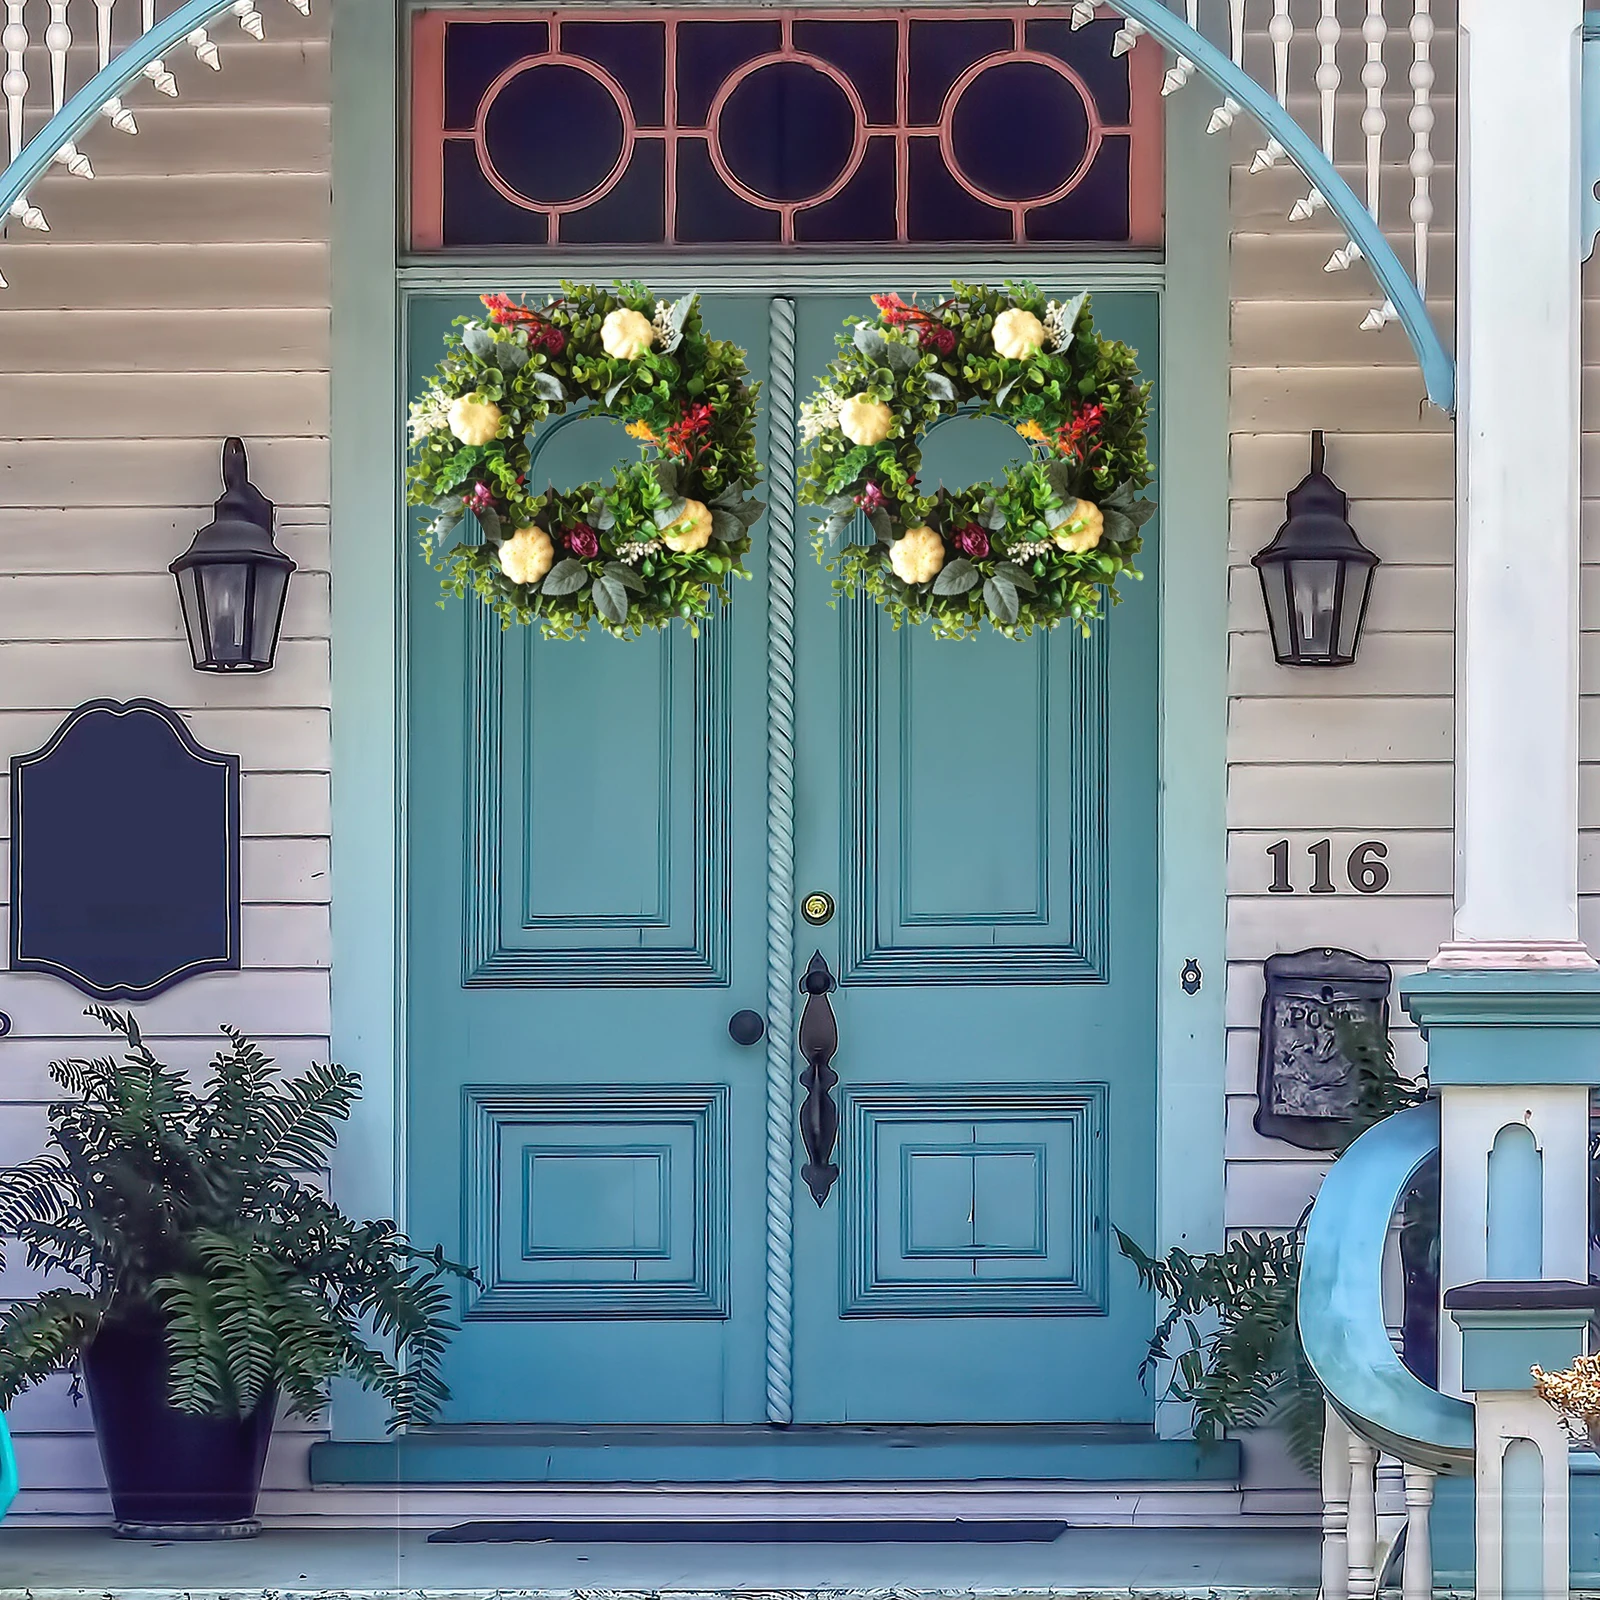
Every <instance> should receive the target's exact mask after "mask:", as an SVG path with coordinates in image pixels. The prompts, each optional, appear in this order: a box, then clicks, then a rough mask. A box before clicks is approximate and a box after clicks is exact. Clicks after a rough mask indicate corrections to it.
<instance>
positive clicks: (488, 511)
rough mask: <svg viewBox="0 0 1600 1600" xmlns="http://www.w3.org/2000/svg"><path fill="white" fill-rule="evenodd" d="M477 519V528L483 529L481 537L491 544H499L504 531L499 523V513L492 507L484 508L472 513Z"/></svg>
mask: <svg viewBox="0 0 1600 1600" xmlns="http://www.w3.org/2000/svg"><path fill="white" fill-rule="evenodd" d="M473 514H474V515H475V516H476V517H477V519H478V526H479V527H480V528H482V529H483V536H484V538H485V539H487V540H489V542H490V543H491V544H499V542H500V541H501V539H502V538H503V537H504V536H505V529H504V527H503V526H502V525H501V522H500V513H499V512H498V511H496V510H495V508H494V507H493V506H485V507H484V508H483V510H482V511H478V512H474V513H473Z"/></svg>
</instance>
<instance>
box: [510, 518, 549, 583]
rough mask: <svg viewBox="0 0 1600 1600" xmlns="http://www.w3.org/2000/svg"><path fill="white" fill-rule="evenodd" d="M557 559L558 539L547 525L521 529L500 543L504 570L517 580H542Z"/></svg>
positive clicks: (519, 581) (529, 581)
mask: <svg viewBox="0 0 1600 1600" xmlns="http://www.w3.org/2000/svg"><path fill="white" fill-rule="evenodd" d="M555 560H556V546H555V540H553V539H552V538H551V537H550V535H549V534H548V533H546V532H545V531H544V529H543V528H535V527H528V528H518V529H517V531H516V532H515V533H514V534H512V535H511V537H510V538H509V539H507V540H506V541H505V543H504V544H502V545H501V546H500V570H501V571H502V572H503V573H505V575H506V576H507V577H508V578H509V579H510V580H511V581H512V582H513V583H538V582H539V580H540V579H541V578H543V577H544V575H545V574H546V573H547V572H548V571H549V570H550V569H551V567H553V566H554V565H555Z"/></svg>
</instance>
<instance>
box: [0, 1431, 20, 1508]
mask: <svg viewBox="0 0 1600 1600" xmlns="http://www.w3.org/2000/svg"><path fill="white" fill-rule="evenodd" d="M19 1487H20V1480H19V1479H18V1477H17V1452H16V1451H15V1450H13V1449H12V1448H11V1430H10V1429H9V1428H7V1427H6V1417H5V1413H4V1412H3V1411H0V1522H4V1521H5V1520H6V1512H8V1511H9V1510H10V1509H11V1502H12V1501H13V1500H15V1499H16V1498H17V1490H18V1488H19Z"/></svg>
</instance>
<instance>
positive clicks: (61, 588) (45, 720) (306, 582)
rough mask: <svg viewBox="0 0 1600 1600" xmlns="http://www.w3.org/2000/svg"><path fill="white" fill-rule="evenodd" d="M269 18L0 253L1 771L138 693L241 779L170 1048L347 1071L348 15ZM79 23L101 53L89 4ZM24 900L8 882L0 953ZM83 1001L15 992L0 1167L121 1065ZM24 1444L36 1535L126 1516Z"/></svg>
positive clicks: (38, 1430) (63, 1455)
mask: <svg viewBox="0 0 1600 1600" xmlns="http://www.w3.org/2000/svg"><path fill="white" fill-rule="evenodd" d="M325 9H326V8H323V10H324V12H325ZM263 11H264V13H265V15H266V20H267V28H268V39H267V41H266V42H265V43H262V44H254V43H251V42H250V41H248V40H245V39H242V38H240V37H239V36H238V34H237V31H236V30H232V29H222V28H219V29H218V40H219V43H220V44H221V47H222V51H223V72H222V73H221V74H218V75H215V76H214V75H213V74H211V73H210V72H208V71H207V70H206V69H205V68H204V67H202V66H198V65H197V64H195V63H194V62H193V60H192V57H190V56H189V54H188V52H184V54H183V59H182V60H181V61H178V60H175V61H174V62H173V63H172V65H173V67H174V70H176V71H177V72H178V73H179V75H180V83H181V86H182V95H181V98H180V99H178V100H177V101H173V102H168V101H164V100H162V99H161V98H160V97H158V96H155V95H153V94H150V93H149V92H148V91H147V89H146V90H143V91H135V93H134V95H133V96H132V99H131V100H130V104H131V105H132V107H133V109H134V112H135V115H136V116H137V118H138V121H139V128H140V132H139V134H138V136H137V137H135V138H127V137H125V136H123V135H120V134H117V133H115V132H113V131H112V130H111V129H110V128H109V127H108V126H106V125H104V124H101V125H99V126H97V127H96V129H95V130H93V132H92V133H91V134H90V135H89V136H88V137H87V139H86V141H85V149H86V150H87V152H88V154H89V156H90V159H91V160H92V161H93V162H94V164H95V170H96V173H97V174H98V176H97V177H96V179H95V181H94V182H93V183H85V182H82V181H80V180H75V179H72V178H70V177H67V176H64V175H62V176H56V177H52V178H50V179H48V180H46V182H45V183H44V184H43V185H41V187H40V189H39V191H38V194H37V198H38V200H39V203H40V204H41V205H42V206H43V207H44V210H45V212H46V215H47V216H48V217H49V218H50V221H51V224H52V232H51V233H50V234H49V235H48V236H47V237H39V236H33V235H29V234H27V233H24V232H23V231H22V230H20V229H15V228H14V229H13V230H12V231H11V234H10V236H9V237H8V238H7V239H6V241H5V243H4V245H3V246H0V264H3V268H4V271H5V275H6V277H7V278H8V279H9V280H10V283H11V288H10V289H9V290H8V291H6V292H5V293H4V294H0V757H3V758H9V757H10V756H11V755H14V754H16V753H18V752H21V751H27V750H33V749H37V748H38V747H39V746H40V745H42V744H43V743H44V742H45V740H46V739H47V738H48V737H49V735H50V733H51V732H52V731H53V730H54V728H55V727H56V726H57V724H58V723H59V722H60V720H61V717H62V715H63V714H64V713H65V712H66V711H68V710H70V709H71V708H72V707H73V706H75V705H77V704H79V703H81V702H82V701H84V700H88V699H93V698H96V697H100V696H108V697H112V698H117V699H131V698H134V697H136V696H141V695H144V696H149V697H151V698H154V699H158V700H161V701H164V702H165V703H167V704H169V705H172V706H174V707H176V708H177V709H179V710H180V711H181V712H182V713H183V715H184V718H185V720H186V722H187V723H188V725H189V727H190V728H191V730H192V731H193V733H194V735H195V737H196V738H197V739H198V740H199V741H200V742H201V743H202V744H205V745H208V746H210V747H211V748H213V749H217V750H224V751H230V752H234V753H236V754H237V755H238V756H239V758H240V762H241V767H242V774H243V776H242V784H241V812H242V819H241V820H242V832H243V840H242V844H241V850H240V857H241V874H242V885H243V898H244V914H243V928H242V966H243V970H241V971H240V972H238V973H214V974H210V975H207V976H204V977H200V978H197V979H194V980H192V981H190V982H188V983H184V984H180V985H179V986H178V987H177V988H175V989H172V990H169V991H168V992H167V993H166V994H164V995H161V996H159V997H158V998H156V999H154V1000H152V1001H149V1002H148V1003H146V1004H144V1005H141V1006H138V1007H137V1008H136V1009H137V1012H138V1015H139V1017H140V1019H141V1022H142V1023H143V1025H144V1027H145V1032H146V1036H147V1037H149V1038H151V1039H152V1040H153V1041H154V1042H155V1044H156V1048H157V1049H158V1050H162V1051H165V1052H166V1053H167V1054H168V1056H169V1058H170V1059H172V1060H173V1061H175V1062H178V1063H182V1064H187V1065H190V1066H194V1067H203V1066H204V1064H205V1063H206V1062H207V1061H208V1060H209V1058H210V1056H211V1054H212V1052H213V1050H214V1049H215V1047H216V1043H217V1040H218V1034H217V1028H218V1027H219V1025H221V1024H223V1023H228V1024H231V1025H234V1026H238V1027H241V1028H243V1029H245V1030H246V1031H248V1032H250V1033H252V1034H254V1035H256V1036H257V1037H258V1038H260V1039H261V1040H262V1041H263V1043H264V1044H265V1045H266V1047H267V1048H268V1049H269V1050H270V1051H271V1052H272V1053H273V1054H275V1055H276V1056H277V1057H278V1058H279V1059H280V1060H281V1061H283V1063H284V1064H285V1065H286V1066H291V1067H296V1066H301V1065H304V1064H305V1063H306V1062H307V1061H308V1060H311V1059H324V1060H325V1059H326V1058H327V1054H328V1032H329V1014H328V992H329V966H330V962H331V957H332V949H331V941H330V937H329V927H328V909H329V903H330V900H331V893H332V886H331V880H330V876H329V761H330V704H329V692H328V660H329V630H328V605H329V599H328V587H329V559H328V440H327V434H328V243H327V241H328V225H329V210H330V204H329V162H328V48H327V41H326V37H325V34H324V32H323V29H324V28H325V25H326V24H325V19H322V18H313V19H311V20H309V21H308V20H305V19H302V18H300V17H299V16H298V15H297V13H296V12H295V11H294V10H293V9H292V8H291V7H290V6H288V5H287V4H284V3H282V0H275V3H274V4H273V6H272V7H271V8H270V9H269V8H266V7H263ZM73 20H74V27H75V30H76V31H77V32H78V34H79V36H80V38H88V39H92V38H93V22H94V11H93V8H92V6H85V7H83V15H79V14H78V8H77V6H75V7H74V16H73ZM35 65H36V66H37V68H38V69H39V71H40V75H41V77H42V78H47V77H48V65H47V63H46V61H45V60H44V58H43V57H42V56H41V57H40V59H39V61H38V62H37V63H33V62H32V61H31V60H30V71H32V70H33V69H34V67H35ZM75 81H76V80H75ZM229 433H237V434H239V435H240V436H241V437H242V438H243V439H244V440H245V442H246V445H247V446H248V449H249V453H250V470H251V477H252V479H253V480H254V482H255V483H256V484H257V486H258V487H259V488H260V489H261V491H262V492H263V493H264V494H266V495H267V496H268V498H269V499H271V500H273V501H274V502H275V503H276V505H277V509H278V542H279V545H280V546H281V548H282V549H283V550H285V551H286V552H287V553H288V554H289V555H291V556H292V557H293V558H294V559H295V561H296V562H297V563H298V564H299V569H300V570H299V571H298V572H297V573H296V575H295V577H294V579H293V580H292V584H291V588H290V598H289V604H288V607H287V612H286V615H285V618H284V629H283V641H284V642H283V644H282V645H281V647H280V650H279V654H278V665H277V667H276V668H275V669H274V670H273V671H272V672H270V673H266V674H262V675H260V676H252V677H242V678H235V677H224V676H214V675H210V674H201V673H196V672H195V671H194V670H193V669H192V667H191V666H190V664H189V655H188V647H187V645H186V644H185V642H184V637H183V626H182V620H181V618H180V615H179V612H178V606H177V595H176V591H175V589H174V586H173V582H172V578H171V575H170V574H169V573H168V571H167V564H168V563H169V562H170V561H171V560H172V558H173V557H174V556H175V555H177V554H178V553H179V551H181V550H182V549H183V548H184V547H185V545H186V544H187V543H188V541H189V539H190V538H192V537H193V534H194V530H195V529H196V528H197V527H199V526H201V525H202V524H203V523H205V522H207V521H209V520H210V515H211V502H212V500H213V499H214V498H215V497H216V495H217V494H218V493H219V492H220V487H221V486H220V481H219V478H220V465H219V463H220V447H221V442H222V439H223V437H224V436H225V435H227V434H229ZM4 766H5V762H4V761H3V760H0V851H4V850H5V849H6V848H8V845H9V841H8V839H6V838H5V835H6V833H7V830H8V822H7V818H8V817H9V792H8V783H9V779H8V776H7V774H6V772H5V771H4ZM0 863H3V856H0ZM9 898H10V896H9V888H8V878H7V877H6V876H4V875H3V874H0V936H3V933H4V929H5V919H6V918H7V917H9V915H10V906H9V904H8V903H7V902H8V901H9ZM84 1004H85V997H84V996H82V995H80V994H79V993H78V992H77V991H76V990H74V989H71V988H69V987H68V986H67V985H65V984H62V983H59V982H57V981H55V980H53V979H51V978H48V977H45V976H43V975H36V974H15V975H13V974H3V975H0V1009H4V1010H5V1011H6V1012H7V1013H8V1014H9V1015H10V1016H11V1018H12V1020H13V1023H14V1031H13V1033H12V1034H11V1036H10V1037H9V1038H7V1039H6V1040H5V1041H4V1043H3V1044H0V1067H3V1069H4V1071H3V1076H0V1096H3V1097H4V1101H5V1103H6V1105H7V1109H6V1110H5V1111H4V1113H3V1114H0V1162H9V1161H12V1160H16V1159H20V1158H21V1157H23V1156H25V1155H27V1154H29V1153H31V1152H32V1151H33V1150H35V1149H37V1148H38V1145H39V1141H40V1138H41V1136H42V1133H43V1130H44V1105H45V1102H46V1101H47V1100H48V1099H49V1097H50V1095H51V1085H50V1082H49V1079H48V1075H47V1068H48V1064H49V1062H50V1061H51V1060H53V1059H56V1058H58V1057H60V1056H62V1055H67V1054H81V1053H83V1052H85V1051H86V1050H89V1049H98V1048H99V1047H100V1044H101V1041H102V1039H103V1038H104V1035H103V1034H100V1033H99V1032H98V1030H97V1029H96V1028H95V1027H94V1026H93V1025H91V1024H89V1023H88V1021H87V1019H86V1018H84V1016H83V1014H82V1012H83V1006H84ZM350 1065H351V1066H354V1067H357V1068H359V1067H361V1066H362V1065H363V1063H361V1062H351V1063H350ZM35 1287H37V1285H36V1283H35V1282H34V1280H33V1276H32V1275H31V1274H30V1273H29V1272H28V1270H27V1268H26V1266H25V1264H23V1263H22V1262H20V1261H18V1260H15V1259H13V1260H12V1262H11V1263H10V1264H9V1265H8V1267H7V1269H6V1271H5V1272H4V1273H3V1274H0V1299H3V1298H7V1297H11V1296H15V1295H19V1294H26V1293H28V1292H30V1291H31V1290H32V1289H33V1288H35ZM11 1424H12V1427H13V1429H14V1430H15V1432H16V1434H17V1438H18V1452H19V1455H20V1457H21V1464H22V1476H23V1482H24V1484H25V1485H26V1486H27V1487H26V1489H25V1491H24V1495H23V1498H22V1500H21V1501H20V1502H19V1506H18V1514H19V1516H23V1517H29V1518H33V1517H44V1518H51V1517H57V1516H63V1515H74V1514H78V1515H82V1514H88V1515H91V1516H95V1517H97V1518H99V1517H103V1515H104V1513H105V1504H104V1499H103V1494H102V1492H101V1489H100V1471H99V1463H98V1460H97V1457H96V1454H95V1449H94V1444H93V1440H92V1438H91V1437H90V1432H89V1419H88V1415H87V1411H86V1409H85V1408H84V1407H82V1406H80V1405H75V1404H74V1403H73V1401H72V1399H71V1397H70V1394H69V1392H68V1388H67V1385H66V1383H65V1382H64V1381H60V1382H52V1383H50V1384H47V1385H45V1386H44V1387H43V1388H42V1389H41V1390H39V1391H38V1392H36V1393H34V1394H30V1395H27V1396H25V1397H23V1398H22V1399H20V1400H19V1401H18V1402H17V1404H16V1405H15V1407H14V1408H13V1409H12V1411H11ZM311 1437H312V1434H311V1433H310V1432H309V1431H308V1430H307V1428H306V1426H305V1425H303V1424H295V1425H290V1426H286V1427H285V1428H284V1429H282V1430H281V1431H280V1436H279V1438H278V1440H277V1442H276V1443H275V1445H274V1449H273V1461H272V1463H271V1465H270V1466H269V1469H268V1481H269V1485H270V1486H271V1487H272V1488H273V1489H274V1490H277V1491H279V1493H278V1494H277V1495H275V1496H274V1499H275V1500H276V1501H277V1502H278V1504H279V1506H280V1508H281V1507H282V1505H283V1500H284V1495H283V1492H284V1491H294V1490H301V1491H303V1490H304V1485H305V1483H306V1472H305V1451H306V1446H307V1443H308V1442H309V1439H310V1438H311ZM291 1498H298V1496H293V1495H291Z"/></svg>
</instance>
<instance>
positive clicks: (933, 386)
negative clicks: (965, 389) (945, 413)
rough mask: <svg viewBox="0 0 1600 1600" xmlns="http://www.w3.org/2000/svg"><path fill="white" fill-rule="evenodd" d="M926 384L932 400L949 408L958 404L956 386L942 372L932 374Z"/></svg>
mask: <svg viewBox="0 0 1600 1600" xmlns="http://www.w3.org/2000/svg"><path fill="white" fill-rule="evenodd" d="M924 382H925V383H926V384H927V389H928V397H929V398H930V399H932V400H937V401H938V402H939V403H940V404H941V405H947V406H953V405H954V404H955V403H956V386H955V385H954V384H953V383H951V381H950V380H949V379H948V378H947V377H945V375H944V374H943V373H942V372H930V373H929V374H928V376H927V378H926V379H925V380H924Z"/></svg>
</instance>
